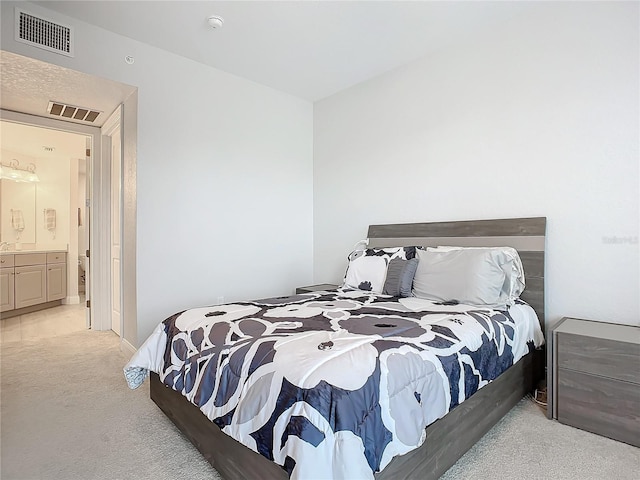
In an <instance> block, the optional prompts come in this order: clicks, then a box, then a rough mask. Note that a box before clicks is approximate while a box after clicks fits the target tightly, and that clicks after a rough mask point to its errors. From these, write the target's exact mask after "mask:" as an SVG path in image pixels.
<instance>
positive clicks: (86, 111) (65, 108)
mask: <svg viewBox="0 0 640 480" xmlns="http://www.w3.org/2000/svg"><path fill="white" fill-rule="evenodd" d="M47 112H49V115H53V116H55V117H62V118H71V119H73V120H80V121H83V122H88V123H94V122H95V121H96V118H98V116H99V115H100V114H101V113H102V112H99V111H98V110H92V109H90V108H85V107H76V106H75V105H67V104H66V103H61V102H49V106H48V107H47Z"/></svg>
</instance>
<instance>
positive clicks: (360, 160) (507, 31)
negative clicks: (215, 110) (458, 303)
mask: <svg viewBox="0 0 640 480" xmlns="http://www.w3.org/2000/svg"><path fill="white" fill-rule="evenodd" d="M537 7H538V8H537V9H536V10H535V13H532V14H531V15H529V16H527V18H521V19H516V20H514V21H512V22H511V23H510V24H509V25H507V26H504V27H503V28H500V29H495V30H493V31H491V32H487V33H486V35H484V36H483V37H479V38H473V39H470V40H469V41H467V42H465V43H461V44H458V45H457V46H452V47H450V48H449V49H447V50H444V51H441V52H439V53H438V54H436V55H432V56H429V57H426V58H423V59H421V60H419V61H416V62H414V63H412V64H409V65H407V66H405V67H403V68H401V69H398V70H395V71H393V72H390V73H388V74H385V75H383V76H381V77H378V78H376V79H373V80H371V81H369V82H366V83H364V84H360V85H358V86H356V87H353V88H351V89H349V90H346V91H344V92H341V93H339V94H337V95H334V96H332V97H329V98H327V99H325V100H323V101H320V102H318V103H316V105H315V107H314V248H315V258H314V260H315V262H314V266H315V271H314V277H315V281H316V282H337V281H339V280H340V279H341V278H342V275H343V274H344V270H345V267H346V260H345V257H346V255H347V254H348V252H349V251H350V250H351V248H352V246H353V244H354V243H355V242H356V241H357V240H359V239H361V238H362V237H365V236H366V233H367V226H368V225H369V224H375V223H396V222H399V223H401V222H414V221H441V220H467V219H482V218H507V217H527V216H546V217H547V221H548V223H547V257H546V258H547V263H546V274H547V275H546V280H547V282H546V295H547V296H546V298H547V318H548V320H549V321H550V323H553V322H555V321H557V320H558V319H559V318H560V317H562V316H566V315H568V316H577V317H582V318H588V319H597V320H604V321H608V322H615V323H628V324H638V323H639V322H640V314H639V305H638V298H639V284H638V264H639V258H638V216H639V209H638V198H639V197H638V195H639V194H638V177H639V172H638V163H639V162H638V159H639V145H638V143H639V140H638V138H639V136H638V132H639V125H638V118H639V95H638V85H639V84H640V83H639V80H640V79H639V77H638V71H639V63H638V62H639V60H638V59H639V57H640V55H639V51H638V45H639V38H638V3H635V2H628V3H606V2H604V3H585V2H577V3H571V2H568V3H564V4H561V3H555V2H554V3H540V4H538V5H537ZM614 237H615V238H614ZM612 238H613V239H614V240H615V239H618V240H617V242H622V243H613V241H612Z"/></svg>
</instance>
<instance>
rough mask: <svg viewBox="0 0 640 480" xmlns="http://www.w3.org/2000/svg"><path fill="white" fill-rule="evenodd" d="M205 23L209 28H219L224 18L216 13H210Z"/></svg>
mask: <svg viewBox="0 0 640 480" xmlns="http://www.w3.org/2000/svg"><path fill="white" fill-rule="evenodd" d="M207 23H208V24H209V26H210V27H211V28H221V27H222V24H223V23H224V18H222V17H219V16H218V15H211V16H210V17H209V18H207Z"/></svg>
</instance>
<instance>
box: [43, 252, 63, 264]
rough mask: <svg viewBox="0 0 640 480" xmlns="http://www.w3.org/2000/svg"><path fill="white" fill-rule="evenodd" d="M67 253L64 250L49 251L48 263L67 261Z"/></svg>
mask: <svg viewBox="0 0 640 480" xmlns="http://www.w3.org/2000/svg"><path fill="white" fill-rule="evenodd" d="M66 262H67V254H66V253H64V252H49V253H47V263H66Z"/></svg>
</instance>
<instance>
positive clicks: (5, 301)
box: [0, 268, 16, 312]
mask: <svg viewBox="0 0 640 480" xmlns="http://www.w3.org/2000/svg"><path fill="white" fill-rule="evenodd" d="M14 278H15V275H14V273H13V268H1V269H0V312H6V311H8V310H13V309H14V308H16V303H15V296H14V294H13V292H14Z"/></svg>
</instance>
